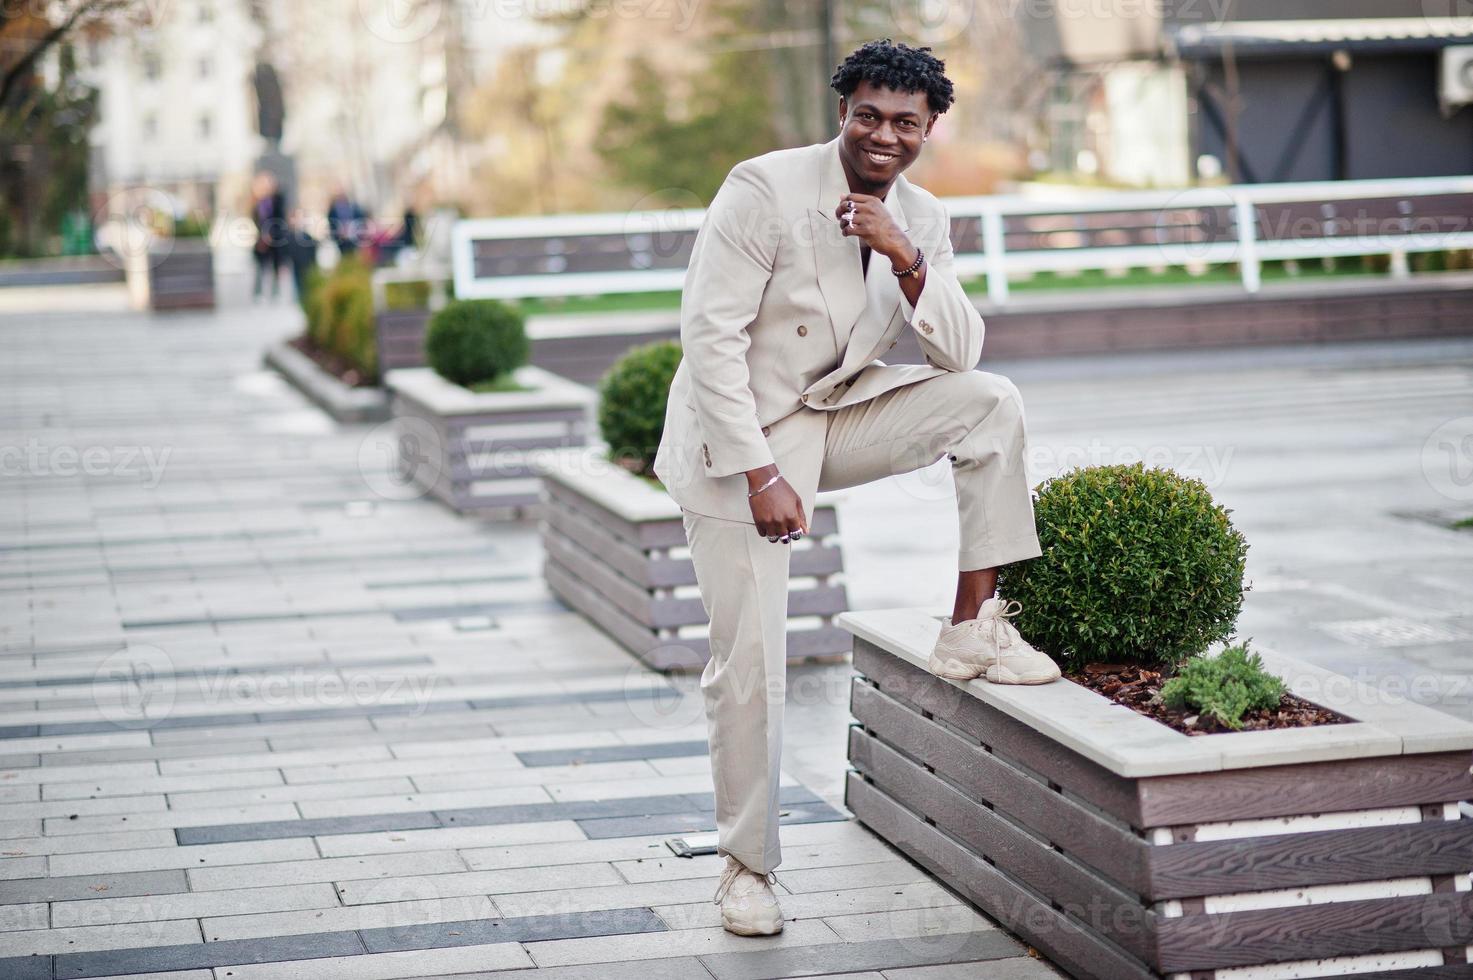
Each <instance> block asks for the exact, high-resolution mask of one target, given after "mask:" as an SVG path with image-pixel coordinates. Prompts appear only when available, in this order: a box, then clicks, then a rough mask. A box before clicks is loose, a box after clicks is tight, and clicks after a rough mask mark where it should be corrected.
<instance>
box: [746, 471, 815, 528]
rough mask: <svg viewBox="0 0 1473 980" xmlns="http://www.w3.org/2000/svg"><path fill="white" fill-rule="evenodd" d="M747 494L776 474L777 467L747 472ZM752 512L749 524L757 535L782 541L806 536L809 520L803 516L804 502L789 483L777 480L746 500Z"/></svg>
mask: <svg viewBox="0 0 1473 980" xmlns="http://www.w3.org/2000/svg"><path fill="white" fill-rule="evenodd" d="M746 472H747V492H748V493H750V492H751V491H753V490H756V489H757V488H758V487H760V486H762V484H764V483H766V482H767V481H768V480H770V479H771V478H772V477H773V476H774V475H776V474H777V465H776V464H770V465H767V466H762V467H759V468H758V469H755V470H747V471H746ZM747 503H748V504H749V505H750V506H751V508H752V521H753V522H754V523H755V524H756V525H757V533H758V534H760V535H762V536H763V537H765V538H768V539H772V538H782V537H784V536H786V535H791V534H792V533H793V532H794V531H799V532H802V533H803V534H807V533H808V518H807V517H805V516H804V514H803V500H802V498H800V497H799V496H798V492H797V491H796V490H794V489H793V488H792V487H791V486H790V485H789V484H788V481H787V480H785V479H783V478H782V477H778V479H777V482H776V483H774V484H773V485H772V486H770V487H768V488H767V489H766V490H763V491H762V492H761V493H759V494H757V496H755V497H748V498H747Z"/></svg>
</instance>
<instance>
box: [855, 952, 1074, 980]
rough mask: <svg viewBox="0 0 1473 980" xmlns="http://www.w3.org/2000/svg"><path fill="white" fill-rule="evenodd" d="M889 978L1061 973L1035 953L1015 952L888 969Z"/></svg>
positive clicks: (953, 979)
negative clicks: (978, 959) (997, 957)
mask: <svg viewBox="0 0 1473 980" xmlns="http://www.w3.org/2000/svg"><path fill="white" fill-rule="evenodd" d="M884 976H885V980H976V978H977V977H979V976H986V977H987V980H1059V978H1061V977H1064V978H1065V980H1067V977H1066V975H1065V974H1063V973H1060V972H1059V971H1058V970H1055V969H1054V968H1053V967H1051V966H1049V965H1048V963H1046V962H1044V961H1043V960H1039V959H1034V958H1033V957H1031V956H1012V957H1009V958H1007V959H1004V960H986V961H983V962H973V963H938V964H936V965H935V966H908V967H901V968H899V969H895V970H886V971H885V973H884Z"/></svg>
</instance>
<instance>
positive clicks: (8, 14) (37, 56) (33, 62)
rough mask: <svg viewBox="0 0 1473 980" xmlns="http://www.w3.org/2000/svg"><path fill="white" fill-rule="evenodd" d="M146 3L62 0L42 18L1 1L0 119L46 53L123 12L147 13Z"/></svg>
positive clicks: (121, 0) (137, 0) (129, 0)
mask: <svg viewBox="0 0 1473 980" xmlns="http://www.w3.org/2000/svg"><path fill="white" fill-rule="evenodd" d="M146 6H147V5H146V3H144V2H141V0H58V2H56V3H55V4H53V5H52V8H51V10H50V11H49V14H50V16H49V17H47V18H45V19H44V20H41V19H40V18H38V17H37V16H36V15H35V14H33V13H29V12H28V13H19V12H17V11H15V10H13V9H11V6H10V5H8V4H0V118H3V117H4V116H5V115H6V113H7V112H8V111H9V106H10V104H11V100H12V97H13V96H14V95H15V93H16V92H17V91H19V90H20V87H21V83H22V82H23V81H25V80H26V79H28V78H30V77H31V76H32V75H34V74H35V72H36V66H37V65H38V64H40V62H41V59H42V57H44V56H45V54H46V52H48V51H50V50H51V49H52V48H53V47H55V46H56V45H57V44H59V43H61V42H62V41H63V40H65V39H66V38H67V37H69V36H70V35H71V34H73V33H74V32H76V31H79V30H81V29H83V28H86V27H90V26H93V25H97V26H102V25H106V24H108V23H109V22H110V21H112V20H114V19H115V18H118V17H120V16H122V15H128V14H143V13H146V11H145V9H144V8H145V7H146ZM10 51H18V52H19V54H18V55H12V54H10V53H9V52H10Z"/></svg>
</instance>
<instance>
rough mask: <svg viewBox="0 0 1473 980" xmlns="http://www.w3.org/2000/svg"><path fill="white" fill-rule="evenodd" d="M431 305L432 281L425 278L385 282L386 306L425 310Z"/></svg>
mask: <svg viewBox="0 0 1473 980" xmlns="http://www.w3.org/2000/svg"><path fill="white" fill-rule="evenodd" d="M429 305H430V283H429V282H428V280H425V279H411V280H408V281H406V282H386V283H384V308H385V309H388V310H424V309H428V308H429Z"/></svg>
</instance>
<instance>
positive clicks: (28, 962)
mask: <svg viewBox="0 0 1473 980" xmlns="http://www.w3.org/2000/svg"><path fill="white" fill-rule="evenodd" d="M52 959H53V958H52V957H50V956H14V957H11V956H6V957H0V977H4V978H5V980H51V968H52V967H51V964H52Z"/></svg>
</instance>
